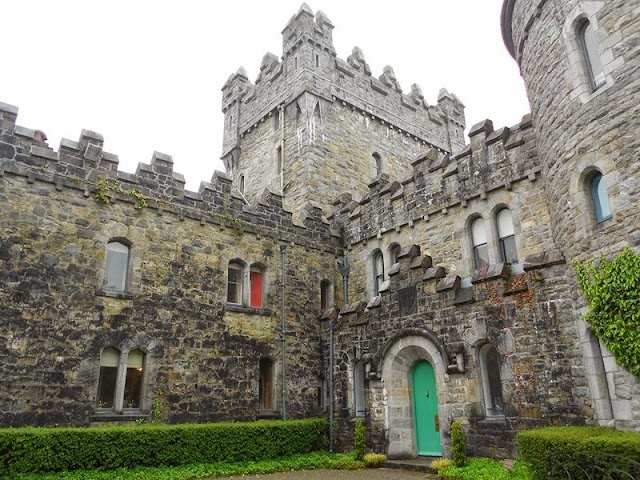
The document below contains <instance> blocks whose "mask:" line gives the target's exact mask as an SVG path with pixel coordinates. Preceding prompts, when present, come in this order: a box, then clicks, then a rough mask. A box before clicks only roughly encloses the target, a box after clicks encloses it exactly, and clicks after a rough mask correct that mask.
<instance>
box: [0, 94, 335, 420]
mask: <svg viewBox="0 0 640 480" xmlns="http://www.w3.org/2000/svg"><path fill="white" fill-rule="evenodd" d="M0 110H1V115H2V118H1V120H0V122H1V124H0V127H1V128H2V130H1V132H0V199H1V201H2V203H3V209H2V213H1V214H0V224H1V225H2V237H1V240H0V259H1V261H2V269H1V273H0V292H2V294H1V302H0V311H1V314H0V316H1V317H2V322H3V328H2V341H1V342H0V358H1V359H2V362H1V365H2V366H1V367H0V369H1V376H2V378H3V381H2V385H1V386H0V399H1V400H0V405H1V408H2V414H1V415H0V423H1V424H2V425H16V426H17V425H52V424H75V425H85V424H88V423H89V422H92V421H103V420H105V418H106V417H105V416H104V415H96V409H95V407H96V405H95V401H96V400H95V398H96V390H97V384H98V373H99V362H100V352H101V351H102V349H103V348H105V347H108V346H113V347H116V348H119V349H122V350H125V349H128V348H133V347H136V348H140V349H142V350H143V351H144V352H145V353H146V359H145V370H144V385H145V391H144V393H143V396H142V405H141V413H142V414H146V413H147V412H149V411H150V410H151V408H152V405H153V402H154V400H156V399H158V398H164V403H163V407H162V408H163V414H164V415H165V417H166V419H167V420H168V421H170V422H178V421H180V422H184V421H195V422H201V421H215V420H252V419H255V418H256V416H258V414H259V411H258V375H259V368H258V362H259V360H260V359H261V358H269V359H271V360H272V361H273V362H274V364H275V372H274V392H275V393H274V395H275V400H276V407H277V408H276V410H277V409H279V408H280V407H279V405H280V399H281V395H280V393H279V392H280V391H281V390H280V387H276V386H275V385H279V384H280V382H279V381H278V378H279V377H278V376H277V375H276V374H277V373H278V372H279V371H280V368H281V362H280V361H279V359H280V358H281V342H280V338H281V337H280V334H279V331H280V330H279V329H280V317H281V310H280V283H281V274H280V268H281V258H280V254H279V247H280V245H286V246H287V257H286V283H287V286H286V295H287V297H288V298H287V306H286V311H285V314H286V322H287V355H288V358H289V362H290V364H289V369H288V377H287V378H288V379H289V383H288V385H287V389H288V399H287V403H288V408H287V411H288V415H289V416H291V417H308V416H314V415H318V414H320V413H321V412H322V408H321V407H320V405H319V404H318V400H317V398H318V393H317V390H318V388H320V387H321V385H322V377H323V373H322V368H323V353H322V351H321V348H320V338H321V335H320V331H319V325H318V315H319V308H320V287H319V285H320V282H321V281H322V280H330V281H331V282H332V283H333V284H335V283H336V278H335V276H336V269H335V261H334V258H335V256H336V255H337V254H338V253H340V251H341V250H340V248H339V244H338V238H337V237H336V236H334V235H332V233H331V231H330V229H329V227H328V226H327V225H326V224H325V223H324V222H323V221H322V219H321V218H320V212H319V211H318V210H317V209H311V210H310V211H309V213H308V215H306V217H305V221H306V227H302V226H297V225H294V224H293V223H292V221H291V215H290V214H288V213H287V212H284V211H283V210H282V199H281V198H280V197H279V196H274V195H269V194H267V195H266V196H265V197H264V198H263V199H262V200H261V202H260V203H259V204H258V205H257V206H256V207H255V208H254V209H249V208H247V206H246V205H245V204H244V202H243V201H242V200H241V199H240V198H238V197H235V196H234V195H233V194H232V193H231V182H230V180H229V179H228V178H227V177H225V176H224V175H223V174H219V173H218V174H215V175H214V179H213V182H212V183H210V184H203V186H202V188H201V189H200V191H199V192H198V193H195V192H188V191H184V189H183V188H182V187H183V181H182V178H181V176H180V175H178V174H175V173H173V172H172V165H171V161H170V157H168V156H165V155H162V154H154V157H153V159H152V161H151V164H150V165H144V164H141V165H140V166H139V168H138V171H137V173H136V174H134V175H131V174H126V173H122V172H118V171H117V169H116V167H117V158H116V157H115V156H113V155H111V154H108V153H106V152H102V151H101V146H102V144H101V136H100V135H98V134H95V133H93V132H88V131H83V134H82V136H81V138H80V141H79V142H70V141H67V140H63V142H62V145H61V147H60V150H59V151H58V152H54V151H53V150H51V149H50V148H49V147H48V146H47V145H46V144H45V143H43V142H40V141H37V140H34V136H35V135H34V133H35V132H33V131H32V130H28V129H24V128H22V127H19V126H15V125H14V123H15V118H16V109H15V108H12V107H10V106H7V105H4V104H2V105H1V108H0ZM103 179H109V181H110V182H111V181H115V182H116V183H117V184H118V185H120V186H121V187H122V189H123V190H124V191H126V190H128V189H129V188H132V187H133V188H135V189H136V191H137V192H139V193H142V192H144V195H146V196H147V197H148V198H147V206H146V207H144V208H139V209H136V208H135V202H136V201H137V199H136V198H133V197H132V196H131V195H129V194H126V193H122V192H121V193H114V192H113V191H108V192H106V194H107V196H108V197H109V203H108V204H103V203H99V202H96V199H95V195H96V193H98V190H97V189H98V185H97V182H98V181H99V180H103ZM156 200H157V201H156ZM114 238H116V239H121V238H122V239H126V240H127V241H128V242H129V243H130V244H131V254H130V256H131V260H130V275H131V278H130V282H129V283H130V288H128V289H127V291H126V292H125V293H123V294H113V293H110V292H106V291H104V290H103V289H102V278H103V277H104V262H105V247H106V244H107V242H108V241H109V240H111V239H114ZM234 259H241V260H243V261H244V262H246V264H247V265H251V264H258V265H260V266H261V267H262V268H263V271H264V276H265V279H264V284H265V289H264V305H263V308H261V309H256V308H248V307H242V306H233V305H229V304H227V303H226V292H227V266H228V264H229V261H231V260H234ZM302 264H304V265H305V266H306V267H305V269H299V268H298V266H299V265H302ZM125 417H126V415H125ZM122 418H123V417H122V416H120V419H122ZM106 419H107V420H108V419H109V418H106Z"/></svg>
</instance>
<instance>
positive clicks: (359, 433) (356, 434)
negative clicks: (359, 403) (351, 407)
mask: <svg viewBox="0 0 640 480" xmlns="http://www.w3.org/2000/svg"><path fill="white" fill-rule="evenodd" d="M365 448H366V440H365V435H364V424H363V423H362V420H360V419H359V418H356V423H355V427H354V431H353V453H354V459H355V460H356V461H362V460H363V459H364V450H365Z"/></svg>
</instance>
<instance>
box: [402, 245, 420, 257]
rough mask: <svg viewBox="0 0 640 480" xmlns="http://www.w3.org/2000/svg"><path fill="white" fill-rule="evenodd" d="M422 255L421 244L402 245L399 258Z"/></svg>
mask: <svg viewBox="0 0 640 480" xmlns="http://www.w3.org/2000/svg"><path fill="white" fill-rule="evenodd" d="M418 255H420V246H419V245H407V246H406V247H402V250H400V253H399V254H398V260H400V259H402V258H405V257H410V258H414V257H417V256H418Z"/></svg>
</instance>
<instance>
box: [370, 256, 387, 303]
mask: <svg viewBox="0 0 640 480" xmlns="http://www.w3.org/2000/svg"><path fill="white" fill-rule="evenodd" d="M372 258H373V293H374V295H378V293H379V292H380V287H381V286H382V283H383V282H384V257H383V256H382V252H381V251H380V250H376V251H375V252H373V257H372Z"/></svg>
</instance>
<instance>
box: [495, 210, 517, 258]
mask: <svg viewBox="0 0 640 480" xmlns="http://www.w3.org/2000/svg"><path fill="white" fill-rule="evenodd" d="M496 221H497V223H498V237H499V238H500V258H501V260H502V261H503V262H506V263H518V251H517V249H516V236H515V233H514V231H513V218H512V217H511V210H509V209H508V208H503V209H502V210H500V211H499V212H498V215H496Z"/></svg>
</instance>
